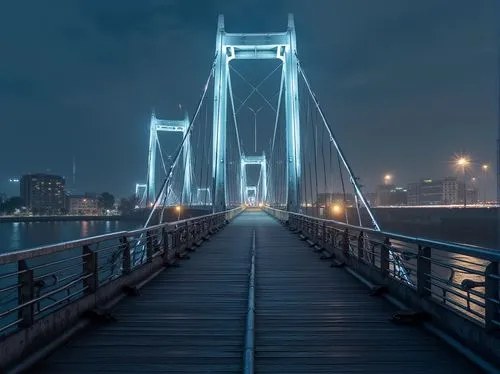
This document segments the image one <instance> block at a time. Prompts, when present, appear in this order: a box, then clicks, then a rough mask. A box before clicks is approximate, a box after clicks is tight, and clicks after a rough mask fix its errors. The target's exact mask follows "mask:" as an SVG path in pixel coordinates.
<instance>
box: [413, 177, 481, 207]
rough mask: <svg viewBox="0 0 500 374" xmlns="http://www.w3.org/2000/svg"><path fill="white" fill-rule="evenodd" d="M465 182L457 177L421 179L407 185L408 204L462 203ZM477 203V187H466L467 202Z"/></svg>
mask: <svg viewBox="0 0 500 374" xmlns="http://www.w3.org/2000/svg"><path fill="white" fill-rule="evenodd" d="M464 194H465V184H464V182H463V181H461V180H459V179H458V178H457V177H447V178H444V179H437V180H433V179H422V180H421V181H420V182H416V183H410V184H409V185H408V205H459V204H463V203H464ZM476 203H477V189H476V188H475V187H468V188H467V204H476Z"/></svg>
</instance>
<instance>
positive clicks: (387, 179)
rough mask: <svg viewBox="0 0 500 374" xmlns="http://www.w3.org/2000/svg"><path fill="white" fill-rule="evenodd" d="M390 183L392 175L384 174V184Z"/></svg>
mask: <svg viewBox="0 0 500 374" xmlns="http://www.w3.org/2000/svg"><path fill="white" fill-rule="evenodd" d="M391 182H392V175H391V174H386V175H384V184H390V183H391Z"/></svg>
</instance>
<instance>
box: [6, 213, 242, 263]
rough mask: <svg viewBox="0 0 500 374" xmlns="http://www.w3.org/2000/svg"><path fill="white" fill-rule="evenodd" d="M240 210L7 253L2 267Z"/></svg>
mask: <svg viewBox="0 0 500 374" xmlns="http://www.w3.org/2000/svg"><path fill="white" fill-rule="evenodd" d="M240 209H241V208H240V207H238V208H234V209H230V210H227V211H223V212H219V213H211V214H206V215H203V216H198V217H193V218H187V219H183V220H179V221H173V222H165V223H162V224H159V225H155V226H149V227H145V228H140V229H136V230H129V231H117V232H113V233H109V234H103V235H95V236H89V237H87V238H83V239H76V240H69V241H66V242H61V243H55V244H49V245H43V246H38V247H34V248H30V249H23V250H19V251H14V252H7V253H3V254H0V265H4V264H8V263H12V262H16V261H19V260H27V259H31V258H34V257H38V256H44V255H49V254H53V253H57V252H62V251H66V250H69V249H73V248H80V247H83V246H85V245H91V244H95V243H97V242H103V241H106V240H112V239H116V238H121V237H123V236H136V235H138V234H144V233H146V232H148V231H153V230H157V229H161V228H163V227H168V226H175V225H179V224H181V223H186V222H193V221H199V220H202V219H206V218H210V217H214V216H217V215H220V214H226V213H231V212H236V211H238V210H240Z"/></svg>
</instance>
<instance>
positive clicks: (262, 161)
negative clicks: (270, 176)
mask: <svg viewBox="0 0 500 374" xmlns="http://www.w3.org/2000/svg"><path fill="white" fill-rule="evenodd" d="M247 165H260V176H259V182H258V183H257V186H254V187H249V186H247V178H246V166H247ZM240 178H241V179H240V186H241V194H242V200H243V201H242V203H246V202H247V201H248V192H249V191H250V190H252V191H254V192H255V197H256V199H258V200H260V201H261V202H264V201H266V199H267V164H266V155H265V154H263V155H262V156H244V155H242V156H241V173H240ZM259 193H261V195H259Z"/></svg>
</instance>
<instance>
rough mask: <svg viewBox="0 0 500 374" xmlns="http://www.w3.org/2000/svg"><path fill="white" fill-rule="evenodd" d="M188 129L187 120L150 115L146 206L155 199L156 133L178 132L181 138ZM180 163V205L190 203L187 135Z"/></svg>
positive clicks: (189, 140)
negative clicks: (181, 168) (181, 180)
mask: <svg viewBox="0 0 500 374" xmlns="http://www.w3.org/2000/svg"><path fill="white" fill-rule="evenodd" d="M188 128H189V118H188V116H187V114H186V117H185V118H184V119H183V120H165V119H158V118H156V115H155V113H154V112H153V113H152V114H151V122H150V128H149V154H148V183H147V206H150V205H151V204H152V203H153V202H154V201H155V199H156V180H155V176H156V152H157V149H158V148H159V140H158V132H160V131H167V132H180V133H182V136H183V137H184V136H186V131H187V129H188ZM160 151H161V149H160ZM182 152H183V155H182V162H183V170H184V183H183V190H182V197H181V200H182V201H181V203H184V202H188V201H191V192H192V188H191V187H192V186H191V183H192V168H191V139H190V135H189V134H188V135H187V138H186V141H185V142H184V145H183V149H182Z"/></svg>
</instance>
